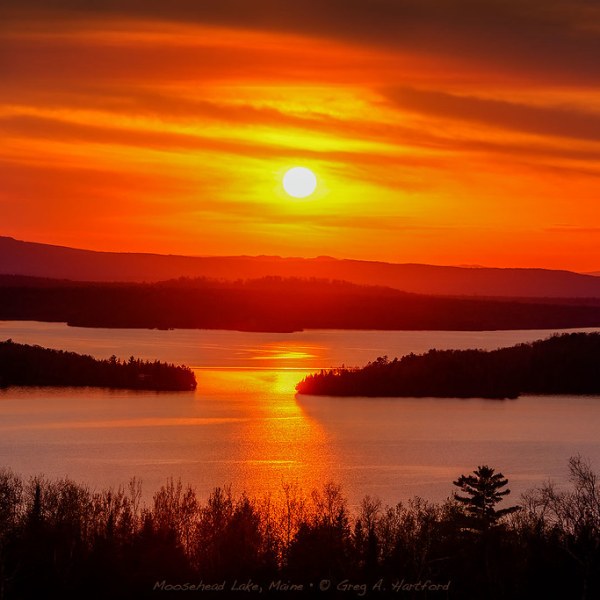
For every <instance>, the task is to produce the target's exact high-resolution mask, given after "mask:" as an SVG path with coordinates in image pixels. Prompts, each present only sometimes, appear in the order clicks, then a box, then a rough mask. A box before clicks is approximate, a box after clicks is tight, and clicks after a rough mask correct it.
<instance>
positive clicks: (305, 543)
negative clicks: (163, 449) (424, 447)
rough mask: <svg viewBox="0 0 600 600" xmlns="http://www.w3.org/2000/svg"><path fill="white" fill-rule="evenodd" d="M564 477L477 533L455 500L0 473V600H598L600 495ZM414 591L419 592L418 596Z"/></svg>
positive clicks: (582, 479) (328, 488)
mask: <svg viewBox="0 0 600 600" xmlns="http://www.w3.org/2000/svg"><path fill="white" fill-rule="evenodd" d="M570 468H571V473H572V478H573V482H572V483H573V486H572V488H571V489H569V490H567V491H558V490H556V489H555V488H554V487H553V486H550V485H547V486H544V487H542V488H541V489H539V490H535V491H532V492H530V493H529V494H527V495H526V496H525V497H524V498H523V501H522V509H521V510H519V511H516V512H512V511H511V513H510V514H509V513H503V514H499V511H498V510H496V509H495V508H494V506H495V504H497V503H496V502H494V501H493V500H490V501H489V502H484V505H485V504H487V505H488V509H489V505H490V504H491V507H492V508H494V511H495V512H494V513H492V514H493V515H494V516H493V518H490V523H493V526H490V527H488V528H481V527H471V526H465V523H466V521H465V519H467V521H468V518H469V516H470V515H472V512H473V511H469V510H466V508H465V506H467V508H469V505H468V504H469V503H464V502H457V501H455V500H453V499H448V500H447V501H446V502H445V503H443V504H433V503H430V502H427V501H425V500H422V499H419V498H415V499H414V500H411V501H409V502H407V503H398V504H397V505H395V506H391V507H383V506H382V505H381V503H380V502H379V501H378V500H377V499H375V498H372V497H366V498H365V499H364V500H363V501H362V503H361V504H360V506H359V507H356V508H354V509H350V508H349V507H348V504H347V501H346V499H345V498H344V496H343V494H342V492H341V490H340V488H339V486H336V485H334V484H331V483H328V484H326V485H324V486H323V488H322V489H320V490H316V491H314V492H313V493H312V494H308V495H305V494H304V493H303V492H302V491H301V490H300V489H299V488H298V487H297V486H294V485H286V486H284V488H283V490H282V492H281V493H280V494H279V495H278V496H273V497H267V498H261V499H255V498H249V497H247V496H246V495H243V494H242V495H240V496H235V495H233V494H232V493H231V491H230V490H228V489H224V488H217V489H215V490H214V492H213V493H212V494H211V495H210V497H209V498H208V499H207V500H206V501H202V500H201V499H199V498H198V497H197V495H196V493H195V492H194V490H193V489H191V488H189V487H184V486H183V485H182V484H181V483H180V482H174V481H172V480H170V481H168V482H167V484H166V485H165V486H163V487H162V488H161V489H160V490H159V491H158V492H157V493H156V494H155V495H154V498H153V502H152V503H151V505H150V506H146V505H144V504H143V503H142V502H141V487H140V484H139V482H136V481H135V480H133V481H132V482H131V484H130V485H129V487H128V489H119V490H104V491H99V492H94V491H92V490H90V489H88V488H87V487H85V486H81V485H78V484H76V483H74V482H72V481H69V480H58V481H49V480H47V479H45V478H43V477H37V478H33V479H31V480H29V481H23V480H22V479H21V478H19V477H18V476H16V475H14V474H12V473H11V472H9V471H0V598H2V599H3V600H4V599H19V600H27V599H29V598H39V597H47V596H49V595H50V596H52V597H60V598H147V597H156V596H157V595H158V596H160V597H163V596H164V595H165V594H166V595H167V596H169V594H168V593H166V592H167V591H168V590H169V586H174V585H175V586H177V585H180V586H183V585H185V584H187V585H188V586H189V585H203V586H213V588H211V589H212V590H213V591H210V590H209V588H206V589H205V590H204V591H202V592H201V595H202V597H217V598H227V597H231V595H232V593H233V592H232V591H231V588H232V586H233V585H234V584H235V582H236V581H237V585H238V586H239V585H240V584H245V583H247V582H248V581H249V580H251V581H252V582H253V584H257V585H259V586H262V587H263V593H262V594H260V597H266V596H271V595H276V596H282V595H283V596H285V597H287V596H288V595H291V594H287V593H286V592H288V591H289V586H295V587H296V588H298V587H299V586H303V592H296V593H295V596H296V597H314V586H317V587H318V586H320V584H321V582H322V581H326V582H329V586H330V588H329V590H328V591H327V592H323V593H321V594H319V597H321V596H322V597H343V598H357V597H365V596H366V597H374V598H385V597H394V598H398V597H400V598H425V597H426V598H465V599H481V598H486V599H507V600H508V599H511V600H518V599H525V598H537V597H548V598H561V599H571V598H573V599H580V598H584V599H585V598H597V597H598V594H599V592H600V553H599V547H600V507H599V504H598V503H599V499H600V489H599V486H598V482H597V480H596V476H595V474H594V473H593V471H592V470H591V469H590V467H589V465H587V464H586V463H585V462H584V461H582V460H581V459H580V458H578V457H577V458H573V459H571V462H570ZM494 475H495V474H494V473H491V474H490V473H488V472H487V471H482V470H481V469H478V471H476V474H475V479H476V481H475V482H471V481H470V480H469V482H468V486H470V487H472V488H473V491H474V492H475V493H473V494H470V493H467V495H466V496H465V497H466V498H470V499H471V500H473V502H472V503H471V508H472V509H473V510H475V512H478V511H479V508H477V509H475V507H480V506H481V503H480V502H479V500H476V501H475V499H476V498H478V497H479V496H478V495H479V490H481V489H483V488H485V489H488V487H489V489H492V490H496V491H492V493H491V495H490V494H488V493H487V492H485V494H484V495H485V496H486V497H487V498H497V497H496V496H495V494H496V493H501V492H499V491H498V490H500V488H503V487H504V486H503V485H501V484H503V483H504V481H505V480H504V479H503V478H502V479H498V478H494ZM465 477H467V479H468V477H470V476H465ZM457 481H463V482H464V480H461V478H458V479H457ZM484 481H487V482H488V483H489V482H492V483H490V484H489V486H488V484H486V485H483V486H482V485H480V484H481V483H482V482H484ZM502 497H503V496H502ZM485 514H487V515H488V517H489V515H490V514H491V513H490V511H489V510H487V511H486V512H485ZM419 582H420V584H421V585H422V586H426V588H427V589H421V590H420V591H418V590H416V589H415V588H414V585H416V584H419ZM427 582H428V583H427ZM311 583H312V584H313V588H311V587H310V584H311ZM403 585H404V586H407V585H408V586H410V585H413V589H408V588H402V586H403ZM157 586H158V589H154V588H156V587H157ZM214 586H217V587H214ZM223 586H224V590H223V591H224V592H225V593H223V591H219V588H221V587H223ZM338 586H339V587H340V589H339V590H338V589H337V588H338ZM344 586H346V587H345V591H343V589H342V588H344ZM349 586H359V587H356V588H354V589H351V590H350V591H348V589H349ZM362 586H365V588H364V589H365V590H366V591H365V593H364V594H363V593H362V592H361V589H362ZM376 586H379V587H376ZM393 586H399V587H397V588H396V591H393ZM432 586H435V587H432ZM382 588H386V589H387V592H388V593H385V592H384V590H383V589H382ZM159 589H160V590H162V591H159ZM153 590H154V591H153ZM374 590H376V591H374ZM424 592H426V593H424ZM173 595H175V596H177V597H179V596H180V595H181V594H180V593H179V592H175V591H174V592H173ZM186 596H187V595H186ZM257 596H259V594H258V593H245V594H236V595H235V597H257ZM292 597H294V596H292Z"/></svg>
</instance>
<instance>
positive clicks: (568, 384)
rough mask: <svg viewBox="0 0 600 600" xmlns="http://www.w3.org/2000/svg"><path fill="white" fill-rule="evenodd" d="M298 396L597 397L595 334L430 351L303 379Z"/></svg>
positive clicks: (599, 343) (599, 366) (598, 339)
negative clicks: (506, 345) (492, 347)
mask: <svg viewBox="0 0 600 600" xmlns="http://www.w3.org/2000/svg"><path fill="white" fill-rule="evenodd" d="M296 389H297V391H298V392H299V393H300V394H313V395H321V396H390V397H393V396H412V397H423V396H430V397H456V398H474V397H477V398H516V397H517V396H519V395H520V394H598V393H600V333H570V334H563V335H555V336H552V337H550V338H548V339H545V340H539V341H536V342H532V343H528V344H519V345H517V346H512V347H511V348H500V349H498V350H493V351H491V352H486V351H484V350H435V349H434V350H430V351H429V352H427V353H426V354H420V355H415V354H409V355H407V356H404V357H402V358H401V359H400V360H398V359H397V358H395V359H394V360H388V358H387V356H383V357H380V358H378V359H377V360H376V361H374V362H371V363H369V364H368V365H367V366H365V367H363V368H362V369H333V370H329V371H321V372H320V373H316V374H313V375H309V376H307V377H306V378H305V379H304V380H302V381H301V382H300V383H299V384H298V385H297V386H296Z"/></svg>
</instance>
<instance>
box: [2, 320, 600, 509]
mask: <svg viewBox="0 0 600 600" xmlns="http://www.w3.org/2000/svg"><path fill="white" fill-rule="evenodd" d="M586 331H594V330H591V329H590V330H586ZM596 331H597V330H596ZM551 333H552V332H550V331H503V332H435V331H433V332H432V331H423V332H371V331H358V332H356V331H355V332H347V331H307V332H302V333H295V334H262V333H239V332H229V331H197V330H176V331H150V330H109V329H82V328H69V327H66V326H65V325H63V324H48V323H32V322H31V323H30V322H27V323H16V322H4V323H2V322H0V339H7V338H12V339H13V340H14V341H17V342H23V343H36V344H40V345H42V346H48V347H55V348H62V349H67V350H73V351H78V352H85V353H88V354H92V355H94V356H97V357H99V358H105V357H108V356H110V355H111V354H116V355H117V356H121V357H128V356H129V355H131V354H134V355H136V356H141V357H143V358H151V359H154V358H159V359H161V360H167V361H169V362H175V363H186V364H188V365H190V366H193V367H194V369H195V370H196V376H197V379H198V389H197V390H196V392H195V393H191V392H190V393H160V394H157V393H153V392H131V391H107V390H98V389H76V388H73V389H71V388H67V389H53V388H21V389H17V388H12V389H9V390H4V391H1V392H0V464H1V465H3V466H8V467H11V468H12V469H14V470H15V471H17V472H19V473H21V474H24V475H34V474H38V473H44V474H46V475H47V476H50V477H55V476H65V475H68V476H70V477H72V478H73V479H75V480H77V481H81V482H86V483H88V484H90V486H92V487H94V488H101V487H108V486H118V485H120V484H126V483H127V481H128V480H129V478H130V477H132V476H134V475H135V476H137V477H138V478H141V479H142V481H143V485H144V491H145V495H146V498H150V497H151V495H152V493H153V492H154V491H155V490H156V489H157V488H158V487H159V486H160V485H161V484H163V483H164V482H165V481H166V479H167V477H170V476H173V477H175V478H177V477H181V478H182V480H183V481H184V482H189V483H191V484H192V485H193V486H194V487H196V489H197V490H198V492H199V494H200V495H201V496H203V497H206V496H207V495H208V493H209V492H210V490H211V489H212V488H213V487H215V486H216V485H223V484H231V485H232V487H233V489H234V491H242V490H246V491H248V492H250V493H252V494H263V493H266V492H267V491H270V492H272V493H274V494H275V495H276V494H277V493H278V492H279V491H280V489H281V484H282V482H293V481H297V482H298V483H299V484H300V485H301V486H302V487H303V488H304V489H305V490H310V489H311V488H312V487H314V486H318V485H320V484H322V483H323V482H325V481H327V480H334V481H336V482H339V483H341V484H342V485H343V487H344V490H345V492H346V494H347V495H348V496H349V498H350V500H351V502H352V503H356V502H358V500H359V499H360V498H361V497H362V496H363V495H364V494H367V493H368V494H371V495H378V496H379V497H380V498H382V499H383V500H384V501H385V502H388V503H392V502H395V501H397V500H400V499H406V498H408V497H411V496H413V495H421V496H424V497H426V498H430V499H432V500H443V499H444V498H446V497H447V496H449V495H450V494H451V493H452V484H451V481H452V480H453V479H454V478H456V477H457V476H458V475H460V474H461V473H465V472H468V471H470V470H472V469H473V468H475V467H477V465H479V464H485V463H487V464H490V465H492V466H494V467H496V468H498V469H500V470H502V471H503V472H504V474H505V475H506V476H507V477H508V478H509V480H510V482H511V486H510V487H511V488H512V490H513V495H515V496H518V494H519V493H520V492H522V491H524V490H525V489H527V488H530V487H532V486H535V485H538V484H540V483H542V482H543V481H545V480H547V479H548V478H551V479H553V480H555V481H556V482H558V483H565V482H566V478H567V475H568V472H567V460H568V458H569V456H572V455H574V454H577V453H580V454H582V455H583V456H585V457H587V458H589V459H590V460H591V462H592V465H593V466H594V468H595V469H596V470H600V436H599V435H598V432H599V431H600V397H569V396H548V397H536V396H528V397H522V398H519V399H518V400H512V401H503V402H500V401H491V400H478V399H471V400H457V399H445V398H444V399H428V398H424V399H412V398H398V399H385V398H383V399H372V398H370V399H365V398H351V399H348V398H344V399H341V398H317V397H305V396H300V397H295V393H294V386H295V384H296V383H297V382H298V381H299V380H300V379H301V378H302V377H303V376H304V375H305V374H306V373H308V372H310V370H314V369H318V368H323V367H329V366H339V365H341V364H346V365H362V364H364V363H366V362H367V361H368V360H373V359H374V358H376V357H377V356H380V355H383V354H387V355H389V356H390V357H393V356H401V355H403V354H406V353H408V352H422V351H425V350H428V349H429V348H432V347H436V348H484V349H493V348H497V347H500V346H509V345H512V344H515V343H518V342H523V341H528V340H534V339H539V338H543V337H547V336H548V335H550V334H551Z"/></svg>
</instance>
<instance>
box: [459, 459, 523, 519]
mask: <svg viewBox="0 0 600 600" xmlns="http://www.w3.org/2000/svg"><path fill="white" fill-rule="evenodd" d="M453 484H454V485H455V486H457V487H459V488H460V489H461V491H462V492H463V493H465V494H466V496H460V495H459V494H457V493H455V494H454V498H455V499H456V500H457V501H458V502H460V503H461V504H462V505H463V506H464V507H465V509H466V511H467V514H468V515H469V516H470V517H471V519H470V520H469V523H470V524H471V526H472V527H473V528H474V529H481V530H486V529H489V528H490V527H492V526H493V525H495V524H496V523H497V521H498V519H500V518H501V517H503V516H505V515H509V514H511V513H513V512H515V511H517V510H519V507H518V506H511V507H509V508H502V509H499V510H497V509H496V505H497V504H498V503H499V502H501V501H502V500H503V499H504V496H507V495H508V494H510V490H509V489H505V490H502V488H503V487H505V486H506V485H507V484H508V479H505V478H504V475H502V473H496V472H495V470H494V469H492V468H491V467H488V466H480V467H478V468H477V470H476V471H473V474H472V475H461V476H460V477H459V478H458V479H457V480H456V481H453ZM500 490H502V491H500Z"/></svg>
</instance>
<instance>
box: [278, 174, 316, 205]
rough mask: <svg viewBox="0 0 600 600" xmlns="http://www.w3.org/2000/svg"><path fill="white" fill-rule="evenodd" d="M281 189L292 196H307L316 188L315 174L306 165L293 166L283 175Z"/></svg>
mask: <svg viewBox="0 0 600 600" xmlns="http://www.w3.org/2000/svg"><path fill="white" fill-rule="evenodd" d="M283 189H284V190H285V191H286V192H287V193H288V194H289V195H290V196H292V198H308V196H310V195H311V194H312V193H313V192H314V191H315V190H316V189H317V176H316V175H315V174H314V173H313V172H312V171H311V170H310V169H307V168H306V167H294V168H293V169H290V170H289V171H287V172H286V174H285V175H284V176H283Z"/></svg>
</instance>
